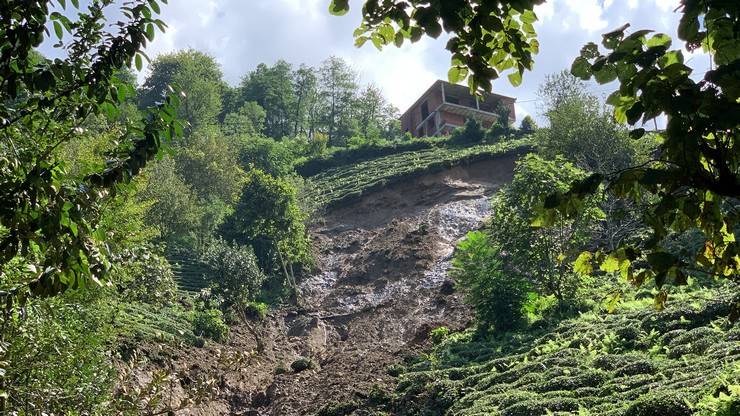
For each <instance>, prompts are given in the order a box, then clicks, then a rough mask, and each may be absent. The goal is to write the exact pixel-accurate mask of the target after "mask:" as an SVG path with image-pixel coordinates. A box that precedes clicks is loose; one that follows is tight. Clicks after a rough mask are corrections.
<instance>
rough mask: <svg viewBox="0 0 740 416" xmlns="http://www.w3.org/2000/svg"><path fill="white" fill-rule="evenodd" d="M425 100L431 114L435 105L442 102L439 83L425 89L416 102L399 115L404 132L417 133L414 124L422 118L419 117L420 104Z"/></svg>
mask: <svg viewBox="0 0 740 416" xmlns="http://www.w3.org/2000/svg"><path fill="white" fill-rule="evenodd" d="M425 101H426V102H427V105H428V106H429V114H432V113H433V112H434V110H435V109H437V107H439V106H440V104H442V88H441V87H440V85H439V84H436V85H435V86H434V88H432V89H430V90H428V91H427V93H426V94H424V95H423V96H422V97H421V99H419V100H418V101H417V102H416V104H415V105H414V106H413V107H411V108H410V109H409V110H408V111H407V112H406V114H404V115H403V116H402V117H401V129H402V130H403V131H404V132H405V131H408V132H411V134H413V135H414V136H416V135H417V132H416V126H418V125H419V124H420V123H421V122H422V121H423V119H422V118H421V106H422V104H423V103H424V102H425Z"/></svg>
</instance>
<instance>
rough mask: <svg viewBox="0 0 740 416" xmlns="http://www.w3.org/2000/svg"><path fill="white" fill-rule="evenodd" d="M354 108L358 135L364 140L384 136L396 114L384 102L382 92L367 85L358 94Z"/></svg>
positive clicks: (373, 86) (390, 106) (391, 107)
mask: <svg viewBox="0 0 740 416" xmlns="http://www.w3.org/2000/svg"><path fill="white" fill-rule="evenodd" d="M355 107H356V112H357V114H356V117H357V119H358V123H359V125H360V133H361V134H362V137H363V138H364V139H366V140H367V139H368V138H379V137H381V136H382V135H384V133H385V132H387V131H388V128H389V125H390V123H391V122H392V121H393V120H394V119H395V118H396V115H397V112H398V110H396V108H395V107H393V106H392V105H391V104H389V103H388V102H387V101H386V100H385V97H384V96H383V93H382V91H380V89H379V88H378V87H377V86H376V85H374V84H370V85H368V86H367V87H365V88H364V89H363V90H362V92H360V94H359V96H358V97H357V101H356V103H355Z"/></svg>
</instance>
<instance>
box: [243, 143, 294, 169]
mask: <svg viewBox="0 0 740 416" xmlns="http://www.w3.org/2000/svg"><path fill="white" fill-rule="evenodd" d="M238 140H239V142H238V143H239V148H240V151H239V158H240V160H241V162H242V165H243V166H249V167H251V168H254V169H259V170H261V171H263V172H265V173H267V174H269V175H272V176H275V177H284V176H287V175H289V174H290V173H291V172H293V163H294V159H295V156H294V154H293V153H292V150H291V149H290V147H289V146H288V144H287V143H286V142H278V141H275V140H273V139H271V138H268V137H260V136H242V137H239V138H238Z"/></svg>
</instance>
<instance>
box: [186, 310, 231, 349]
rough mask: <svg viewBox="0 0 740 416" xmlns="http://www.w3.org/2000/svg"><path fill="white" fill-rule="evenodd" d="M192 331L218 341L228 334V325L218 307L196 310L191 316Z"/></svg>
mask: <svg viewBox="0 0 740 416" xmlns="http://www.w3.org/2000/svg"><path fill="white" fill-rule="evenodd" d="M193 333H194V334H195V335H196V336H199V337H207V338H210V339H212V340H214V341H217V342H220V341H223V340H225V339H226V337H227V336H228V335H229V327H228V326H227V325H226V323H225V322H224V318H223V313H222V312H221V311H220V310H218V309H206V310H204V311H198V312H196V313H195V316H194V318H193Z"/></svg>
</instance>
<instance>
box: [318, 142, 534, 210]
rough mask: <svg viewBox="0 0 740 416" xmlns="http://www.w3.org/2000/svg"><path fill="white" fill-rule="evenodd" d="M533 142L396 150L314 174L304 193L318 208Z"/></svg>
mask: <svg viewBox="0 0 740 416" xmlns="http://www.w3.org/2000/svg"><path fill="white" fill-rule="evenodd" d="M531 144H532V139H531V138H530V137H524V138H520V139H514V140H509V141H505V142H502V143H497V144H482V145H475V146H469V147H433V148H430V149H423V150H416V151H409V152H401V153H396V154H392V155H389V156H385V157H380V158H377V159H372V160H368V161H364V162H360V163H356V164H353V165H347V166H341V167H337V168H333V169H329V170H326V171H323V172H321V173H319V174H317V175H314V176H311V177H309V178H308V179H306V191H305V195H304V196H305V198H306V199H307V200H308V201H310V202H311V203H312V204H314V205H315V206H317V207H326V206H331V205H335V204H339V203H342V202H348V201H350V200H353V199H357V198H359V197H361V196H362V195H364V194H367V193H369V192H372V191H374V190H378V189H380V188H383V187H385V186H388V185H390V184H393V183H396V182H399V181H402V180H406V179H408V178H409V177H413V176H416V175H420V174H424V173H432V172H436V171H439V170H442V169H445V168H449V167H453V166H457V165H460V164H465V163H472V162H476V161H480V160H488V159H492V158H495V157H498V156H503V155H507V154H516V153H524V152H526V151H528V150H530V148H531Z"/></svg>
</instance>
